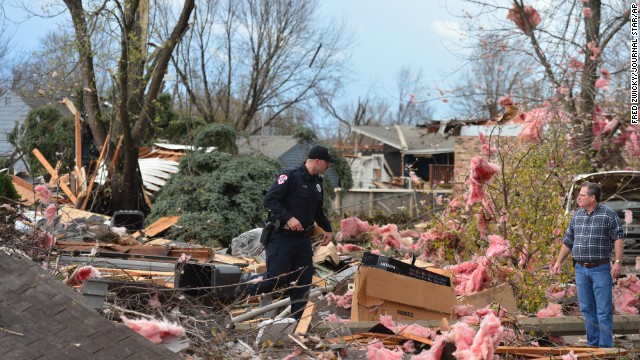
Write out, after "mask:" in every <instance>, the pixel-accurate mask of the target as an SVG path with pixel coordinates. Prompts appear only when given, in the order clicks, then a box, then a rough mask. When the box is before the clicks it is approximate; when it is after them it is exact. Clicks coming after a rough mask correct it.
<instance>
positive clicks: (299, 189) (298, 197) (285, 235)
mask: <svg viewBox="0 0 640 360" xmlns="http://www.w3.org/2000/svg"><path fill="white" fill-rule="evenodd" d="M322 197H323V189H322V176H321V175H311V174H309V172H308V171H307V168H306V166H305V165H304V164H302V165H300V166H298V167H295V168H292V169H287V170H285V171H284V172H282V173H281V174H280V175H279V176H278V178H277V180H276V181H275V182H274V183H273V185H271V188H270V189H269V191H268V192H267V194H266V195H265V197H264V204H265V205H266V206H267V208H269V210H271V217H270V220H271V221H274V220H276V219H278V220H280V224H282V225H281V226H280V229H279V230H277V231H275V232H274V233H273V234H272V235H271V239H270V240H269V243H268V244H267V247H266V254H267V272H266V274H263V277H264V279H265V281H262V282H260V283H258V284H256V285H255V286H250V287H249V291H250V292H251V293H253V294H257V293H265V292H271V291H273V289H274V288H275V287H277V286H278V285H286V286H289V284H290V283H292V282H295V284H293V285H292V286H293V287H292V288H291V289H289V296H290V298H291V313H292V316H293V317H294V318H295V319H296V320H299V319H300V317H301V316H302V309H303V308H304V307H305V305H306V302H307V298H308V296H309V288H310V284H311V279H312V277H313V272H314V270H313V260H312V257H313V250H312V248H311V237H312V236H313V228H314V224H313V222H314V221H315V222H316V223H318V225H319V226H320V227H321V228H322V229H323V230H325V231H327V232H331V224H330V223H329V219H327V216H326V215H325V214H324V211H323V209H322ZM291 217H295V218H296V219H298V221H300V224H302V226H303V227H304V229H305V230H304V231H292V230H287V229H284V225H285V224H286V223H287V221H289V219H291ZM288 273H291V274H290V275H287V276H282V277H280V278H274V277H276V276H278V275H281V274H288Z"/></svg>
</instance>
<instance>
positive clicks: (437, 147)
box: [352, 125, 455, 154]
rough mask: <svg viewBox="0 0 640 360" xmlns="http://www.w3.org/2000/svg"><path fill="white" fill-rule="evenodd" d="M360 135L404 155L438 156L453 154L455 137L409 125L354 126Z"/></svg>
mask: <svg viewBox="0 0 640 360" xmlns="http://www.w3.org/2000/svg"><path fill="white" fill-rule="evenodd" d="M352 131H353V132H356V133H360V134H362V135H365V136H368V137H370V138H372V139H376V140H378V141H380V142H382V143H384V144H387V145H389V146H392V147H394V148H396V149H398V150H401V151H402V152H403V153H405V154H440V153H449V152H451V153H452V152H453V147H454V144H455V137H453V136H447V137H445V136H443V135H441V134H438V133H433V132H431V133H430V132H429V130H428V129H425V128H418V127H415V126H411V125H398V126H393V125H391V126H355V127H353V128H352Z"/></svg>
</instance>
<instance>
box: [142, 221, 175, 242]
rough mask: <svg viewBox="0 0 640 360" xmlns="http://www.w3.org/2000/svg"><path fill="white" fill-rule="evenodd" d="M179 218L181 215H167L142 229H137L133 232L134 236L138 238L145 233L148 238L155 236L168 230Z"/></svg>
mask: <svg viewBox="0 0 640 360" xmlns="http://www.w3.org/2000/svg"><path fill="white" fill-rule="evenodd" d="M178 220H180V216H165V217H161V218H160V219H158V220H156V221H155V222H154V223H153V224H151V225H149V226H147V227H146V228H145V229H144V230H142V231H136V232H135V233H133V238H134V239H135V238H138V237H139V236H141V235H143V234H144V235H145V236H146V237H148V238H151V237H154V236H156V235H158V234H160V233H161V232H163V231H165V230H167V229H168V228H170V227H171V226H173V225H175V224H176V223H177V222H178Z"/></svg>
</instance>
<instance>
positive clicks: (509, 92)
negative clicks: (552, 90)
mask: <svg viewBox="0 0 640 360" xmlns="http://www.w3.org/2000/svg"><path fill="white" fill-rule="evenodd" d="M498 41H504V39H499V40H498ZM512 48H513V46H507V45H506V44H505V43H498V44H495V43H494V42H493V41H491V40H487V39H483V40H482V42H481V43H479V44H477V46H476V48H475V49H474V50H473V52H472V55H471V58H470V60H469V64H468V68H467V70H466V72H465V73H464V74H463V76H461V78H460V80H458V84H457V86H456V88H455V89H454V90H452V91H451V93H452V96H450V98H451V99H452V103H451V105H452V107H453V108H454V109H455V110H456V112H457V113H458V114H461V116H463V117H464V118H480V119H496V118H498V117H499V116H500V114H501V113H502V112H503V111H504V110H505V109H504V106H503V105H504V102H503V103H502V104H500V100H501V99H502V100H506V99H507V98H508V99H509V100H507V101H512V102H514V103H518V104H521V105H523V108H526V107H527V106H528V105H530V106H536V105H537V104H541V103H542V102H543V101H544V98H545V96H548V95H549V91H546V92H545V91H544V87H542V86H540V84H539V81H536V79H535V78H534V77H533V76H532V75H531V70H530V69H531V66H533V65H535V64H534V63H533V61H531V60H530V59H528V58H526V57H523V56H521V55H519V54H517V53H514V52H513V51H509V49H512ZM534 89H535V91H532V90H534Z"/></svg>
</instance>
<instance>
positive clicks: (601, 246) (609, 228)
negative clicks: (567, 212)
mask: <svg viewBox="0 0 640 360" xmlns="http://www.w3.org/2000/svg"><path fill="white" fill-rule="evenodd" d="M623 235H624V232H623V230H622V225H620V218H619V217H618V214H616V212H615V211H613V210H611V209H610V208H608V207H606V206H604V205H600V204H598V205H596V208H595V209H593V211H592V212H591V214H587V212H586V211H585V210H584V209H579V210H578V211H576V212H575V213H574V214H573V216H572V217H571V221H570V222H569V227H568V228H567V233H566V234H565V235H564V239H563V240H562V243H563V244H565V245H566V246H567V247H568V248H569V249H571V250H572V251H571V253H572V254H573V259H574V260H576V261H581V262H598V261H602V260H608V259H609V258H610V254H611V251H612V250H613V243H614V241H616V240H618V239H622V237H623Z"/></svg>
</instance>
